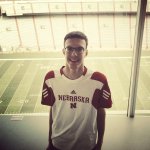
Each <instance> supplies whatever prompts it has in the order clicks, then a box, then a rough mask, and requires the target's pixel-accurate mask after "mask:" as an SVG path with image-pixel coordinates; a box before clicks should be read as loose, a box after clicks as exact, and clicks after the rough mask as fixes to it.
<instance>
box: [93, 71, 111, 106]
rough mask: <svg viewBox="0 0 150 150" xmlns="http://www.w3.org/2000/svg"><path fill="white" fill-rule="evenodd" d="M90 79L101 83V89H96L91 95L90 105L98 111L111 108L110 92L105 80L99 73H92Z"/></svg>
mask: <svg viewBox="0 0 150 150" xmlns="http://www.w3.org/2000/svg"><path fill="white" fill-rule="evenodd" d="M91 79H93V80H96V81H99V82H102V83H103V87H102V89H101V90H100V89H96V90H95V92H94V94H93V99H92V105H93V106H94V107H95V108H96V109H98V108H100V107H102V108H110V107H112V100H111V92H110V89H109V86H108V83H107V78H106V77H105V75H104V74H102V73H100V72H94V73H93V74H92V76H91Z"/></svg>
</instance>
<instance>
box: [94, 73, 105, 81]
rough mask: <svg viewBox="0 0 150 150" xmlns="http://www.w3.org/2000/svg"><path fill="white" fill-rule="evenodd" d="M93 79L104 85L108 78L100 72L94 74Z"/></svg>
mask: <svg viewBox="0 0 150 150" xmlns="http://www.w3.org/2000/svg"><path fill="white" fill-rule="evenodd" d="M91 79H93V80H97V81H100V82H102V83H104V82H105V80H106V77H105V75H104V74H102V73H100V72H94V73H93V74H92V76H91Z"/></svg>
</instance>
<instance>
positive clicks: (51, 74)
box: [45, 71, 55, 80]
mask: <svg viewBox="0 0 150 150" xmlns="http://www.w3.org/2000/svg"><path fill="white" fill-rule="evenodd" d="M51 78H55V74H54V71H49V72H48V73H47V74H46V76H45V80H47V79H51Z"/></svg>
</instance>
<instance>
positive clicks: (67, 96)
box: [41, 31, 112, 150]
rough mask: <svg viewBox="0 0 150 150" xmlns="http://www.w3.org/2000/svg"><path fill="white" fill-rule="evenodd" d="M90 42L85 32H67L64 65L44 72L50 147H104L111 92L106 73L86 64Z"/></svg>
mask: <svg viewBox="0 0 150 150" xmlns="http://www.w3.org/2000/svg"><path fill="white" fill-rule="evenodd" d="M87 46H88V39H87V37H86V35H85V34H84V33H82V32H79V31H73V32H70V33H68V34H67V35H66V36H65V38H64V48H63V54H64V56H65V59H66V64H65V66H63V67H62V68H61V69H60V70H55V71H53V70H52V71H50V72H48V73H47V74H46V76H45V79H44V84H43V93H42V101H41V103H42V104H44V105H48V106H51V108H50V124H49V145H48V148H47V150H101V146H102V142H103V135H104V130H105V109H104V108H110V107H111V106H112V101H111V93H110V90H109V86H108V83H107V79H106V77H105V75H103V74H102V73H100V72H93V71H91V70H89V69H87V68H86V67H85V66H84V58H85V57H86V56H87V54H88V51H87ZM97 135H98V136H97Z"/></svg>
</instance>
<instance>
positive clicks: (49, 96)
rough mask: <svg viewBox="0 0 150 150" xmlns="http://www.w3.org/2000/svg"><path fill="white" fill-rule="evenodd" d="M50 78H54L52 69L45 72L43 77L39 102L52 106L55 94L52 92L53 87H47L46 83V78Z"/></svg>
mask: <svg viewBox="0 0 150 150" xmlns="http://www.w3.org/2000/svg"><path fill="white" fill-rule="evenodd" d="M51 78H55V74H54V71H49V72H48V73H47V74H46V76H45V79H44V83H43V90H42V100H41V104H43V105H48V106H53V104H54V103H55V96H54V93H53V89H52V88H51V87H48V86H47V84H46V80H48V79H51Z"/></svg>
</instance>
